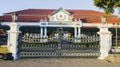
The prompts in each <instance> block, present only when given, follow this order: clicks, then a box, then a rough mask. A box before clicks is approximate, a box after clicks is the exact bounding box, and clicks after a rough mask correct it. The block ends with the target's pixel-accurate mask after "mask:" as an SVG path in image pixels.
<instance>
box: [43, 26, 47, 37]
mask: <svg viewBox="0 0 120 67" xmlns="http://www.w3.org/2000/svg"><path fill="white" fill-rule="evenodd" d="M44 37H47V27H45V29H44Z"/></svg>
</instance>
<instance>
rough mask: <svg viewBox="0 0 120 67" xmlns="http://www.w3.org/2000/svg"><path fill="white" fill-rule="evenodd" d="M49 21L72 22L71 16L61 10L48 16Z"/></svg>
mask: <svg viewBox="0 0 120 67" xmlns="http://www.w3.org/2000/svg"><path fill="white" fill-rule="evenodd" d="M49 19H50V20H49V21H72V19H73V16H72V15H71V14H70V13H69V12H68V11H66V10H64V9H63V8H59V9H58V10H56V11H54V12H52V13H51V15H49Z"/></svg>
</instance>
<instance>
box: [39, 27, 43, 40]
mask: <svg viewBox="0 0 120 67" xmlns="http://www.w3.org/2000/svg"><path fill="white" fill-rule="evenodd" d="M40 37H41V38H42V37H43V27H41V29H40Z"/></svg>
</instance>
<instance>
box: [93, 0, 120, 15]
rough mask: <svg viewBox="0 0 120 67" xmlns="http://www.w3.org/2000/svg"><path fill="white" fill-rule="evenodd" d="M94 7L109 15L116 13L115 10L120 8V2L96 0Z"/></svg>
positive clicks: (116, 0)
mask: <svg viewBox="0 0 120 67" xmlns="http://www.w3.org/2000/svg"><path fill="white" fill-rule="evenodd" d="M94 5H95V6H97V7H99V8H101V9H103V10H104V12H105V13H106V14H107V15H109V14H110V13H113V12H114V9H115V8H120V0H94Z"/></svg>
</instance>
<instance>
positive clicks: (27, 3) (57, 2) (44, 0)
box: [0, 0, 117, 15]
mask: <svg viewBox="0 0 120 67" xmlns="http://www.w3.org/2000/svg"><path fill="white" fill-rule="evenodd" d="M60 7H62V8H63V9H79V10H96V11H101V12H102V11H103V10H102V9H99V8H98V7H96V6H94V4H93V0H0V15H3V14H4V13H7V12H12V11H19V10H24V9H59V8H60ZM115 14H117V12H115Z"/></svg>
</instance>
